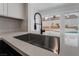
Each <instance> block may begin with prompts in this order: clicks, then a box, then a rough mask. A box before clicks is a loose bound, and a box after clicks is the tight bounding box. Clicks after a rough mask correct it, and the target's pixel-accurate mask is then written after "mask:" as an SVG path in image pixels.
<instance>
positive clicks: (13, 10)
mask: <svg viewBox="0 0 79 59" xmlns="http://www.w3.org/2000/svg"><path fill="white" fill-rule="evenodd" d="M23 10H24V8H23V4H22V3H9V4H8V16H9V17H14V18H19V19H24V13H23V12H24V11H23Z"/></svg>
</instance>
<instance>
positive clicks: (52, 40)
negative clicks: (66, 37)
mask: <svg viewBox="0 0 79 59" xmlns="http://www.w3.org/2000/svg"><path fill="white" fill-rule="evenodd" d="M15 38H17V39H19V40H22V41H24V42H27V43H30V44H33V45H35V46H38V47H41V48H44V49H47V50H49V51H52V52H54V53H56V54H59V51H60V38H59V37H56V36H47V35H40V34H33V33H28V34H24V35H20V36H15Z"/></svg>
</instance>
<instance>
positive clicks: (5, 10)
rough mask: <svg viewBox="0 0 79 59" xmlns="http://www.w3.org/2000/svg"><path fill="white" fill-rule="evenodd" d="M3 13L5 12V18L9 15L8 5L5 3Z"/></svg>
mask: <svg viewBox="0 0 79 59" xmlns="http://www.w3.org/2000/svg"><path fill="white" fill-rule="evenodd" d="M3 12H4V13H3V15H4V16H7V15H8V3H4V6H3Z"/></svg>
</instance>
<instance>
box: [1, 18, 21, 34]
mask: <svg viewBox="0 0 79 59" xmlns="http://www.w3.org/2000/svg"><path fill="white" fill-rule="evenodd" d="M20 24H21V22H20V21H18V20H15V19H9V18H3V17H0V34H1V33H7V32H16V31H20Z"/></svg>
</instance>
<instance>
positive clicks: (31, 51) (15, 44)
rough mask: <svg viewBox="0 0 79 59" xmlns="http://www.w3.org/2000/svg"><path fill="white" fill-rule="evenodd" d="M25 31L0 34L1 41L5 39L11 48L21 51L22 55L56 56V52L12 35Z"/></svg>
mask: <svg viewBox="0 0 79 59" xmlns="http://www.w3.org/2000/svg"><path fill="white" fill-rule="evenodd" d="M27 33H28V32H16V33H7V34H2V35H0V38H2V40H3V41H5V42H6V43H7V44H8V45H10V46H11V47H12V48H14V49H15V50H16V51H17V52H19V53H21V54H22V55H26V54H27V55H30V56H54V55H55V56H56V54H54V53H53V52H51V51H48V50H46V49H43V48H40V47H37V46H34V45H32V44H29V43H26V42H24V41H21V40H18V39H16V38H14V36H19V35H23V34H27Z"/></svg>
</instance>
